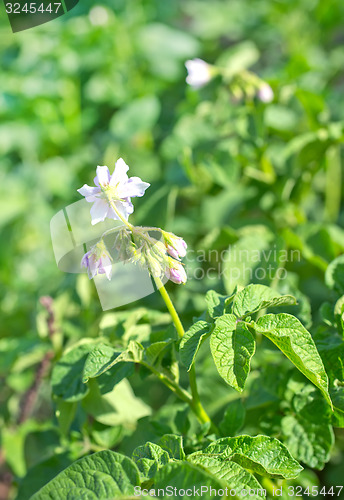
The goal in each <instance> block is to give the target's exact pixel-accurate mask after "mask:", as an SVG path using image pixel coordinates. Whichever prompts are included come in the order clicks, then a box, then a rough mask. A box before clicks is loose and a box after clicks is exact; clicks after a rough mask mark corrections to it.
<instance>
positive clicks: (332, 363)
mask: <svg viewBox="0 0 344 500" xmlns="http://www.w3.org/2000/svg"><path fill="white" fill-rule="evenodd" d="M314 340H315V342H316V346H317V348H318V351H319V353H320V355H321V358H322V360H323V363H324V365H325V369H326V372H327V374H328V376H329V378H330V381H331V382H333V381H334V380H335V379H338V380H340V381H341V382H343V381H344V341H343V338H342V337H341V336H340V335H338V333H336V332H334V331H333V330H330V329H329V328H326V330H322V331H320V332H317V334H316V336H315V339H314Z"/></svg>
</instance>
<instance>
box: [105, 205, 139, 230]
mask: <svg viewBox="0 0 344 500" xmlns="http://www.w3.org/2000/svg"><path fill="white" fill-rule="evenodd" d="M109 203H110V205H111V208H112V210H113V211H114V212H115V214H116V215H117V217H119V219H120V220H121V221H122V222H123V223H124V224H125V225H126V226H127V227H128V228H129V229H130V231H132V230H133V228H134V226H133V225H132V224H130V222H128V221H127V220H126V219H125V218H124V217H123V215H121V214H120V212H119V211H118V210H117V208H116V205H115V204H114V202H113V201H112V200H109Z"/></svg>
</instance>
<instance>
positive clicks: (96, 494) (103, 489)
mask: <svg viewBox="0 0 344 500" xmlns="http://www.w3.org/2000/svg"><path fill="white" fill-rule="evenodd" d="M139 484H140V478H139V471H138V469H137V467H136V465H135V463H134V462H133V461H132V460H130V458H128V457H125V456H124V455H120V454H119V453H115V452H114V451H100V452H98V453H94V454H93V455H90V456H88V457H84V458H82V459H80V460H78V461H77V462H75V463H74V464H72V465H70V466H69V467H67V469H65V470H64V471H63V472H60V474H58V475H57V476H56V477H55V478H54V479H52V480H51V481H50V482H49V483H48V484H46V485H45V486H43V488H41V489H40V490H39V491H38V492H37V493H36V494H35V495H33V497H31V500H48V499H51V500H63V499H67V498H68V499H70V500H74V499H75V500H76V499H81V498H82V499H84V500H109V498H114V497H116V498H121V497H122V496H125V495H133V494H134V492H135V490H134V486H138V485H139Z"/></svg>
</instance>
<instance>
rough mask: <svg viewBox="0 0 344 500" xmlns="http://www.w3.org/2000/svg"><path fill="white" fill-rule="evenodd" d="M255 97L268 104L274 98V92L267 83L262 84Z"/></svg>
mask: <svg viewBox="0 0 344 500" xmlns="http://www.w3.org/2000/svg"><path fill="white" fill-rule="evenodd" d="M257 96H258V99H259V100H260V101H262V102H266V103H269V102H271V101H272V100H273V98H274V92H273V90H272V88H271V87H270V85H269V84H268V83H263V84H262V86H261V87H260V88H259V89H258V93H257Z"/></svg>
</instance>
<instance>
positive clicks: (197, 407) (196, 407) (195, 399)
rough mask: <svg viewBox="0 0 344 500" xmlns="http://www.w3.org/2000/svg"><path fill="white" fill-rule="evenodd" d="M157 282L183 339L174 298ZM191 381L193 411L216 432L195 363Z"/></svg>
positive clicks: (191, 372) (182, 329) (191, 370)
mask: <svg viewBox="0 0 344 500" xmlns="http://www.w3.org/2000/svg"><path fill="white" fill-rule="evenodd" d="M154 280H155V283H156V286H157V288H158V289H159V292H160V294H161V296H162V298H163V299H164V302H165V304H166V306H167V309H168V311H169V313H170V314H171V317H172V321H173V323H174V326H175V327H176V330H177V333H178V337H179V338H180V339H181V338H182V337H183V335H184V334H185V331H184V327H183V325H182V322H181V321H180V318H179V315H178V313H177V311H176V309H175V307H174V305H173V303H172V300H171V299H170V296H169V295H168V293H167V290H166V288H165V287H164V285H163V283H162V281H161V280H160V278H154ZM189 382H190V389H191V394H192V398H191V401H188V403H189V405H190V408H191V409H192V411H193V412H194V413H195V415H196V416H197V418H198V420H199V421H200V422H201V423H202V424H205V423H207V422H210V423H211V430H212V431H213V432H216V430H217V429H216V427H215V425H214V424H213V423H212V422H211V420H210V417H209V415H208V414H207V412H206V411H205V409H204V408H203V406H202V403H201V400H200V397H199V394H198V389H197V383H196V371H195V365H192V367H191V369H190V371H189Z"/></svg>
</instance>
